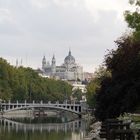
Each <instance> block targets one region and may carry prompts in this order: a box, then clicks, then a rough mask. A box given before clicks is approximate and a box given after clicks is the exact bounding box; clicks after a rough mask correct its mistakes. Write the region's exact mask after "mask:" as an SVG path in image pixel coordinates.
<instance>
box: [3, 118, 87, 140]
mask: <svg viewBox="0 0 140 140" xmlns="http://www.w3.org/2000/svg"><path fill="white" fill-rule="evenodd" d="M85 127H86V126H85V122H83V121H82V120H75V121H72V122H68V123H46V124H43V123H41V124H25V123H21V122H15V121H12V120H7V119H3V120H0V132H1V133H0V140H19V137H20V140H39V139H41V140H46V139H47V140H63V139H68V140H72V137H76V140H80V139H81V138H82V137H83V133H84V131H85V129H86V128H85ZM9 138H10V139H9Z"/></svg>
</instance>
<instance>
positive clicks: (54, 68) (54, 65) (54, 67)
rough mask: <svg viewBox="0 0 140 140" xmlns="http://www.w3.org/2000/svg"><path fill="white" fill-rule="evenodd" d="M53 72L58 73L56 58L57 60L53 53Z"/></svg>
mask: <svg viewBox="0 0 140 140" xmlns="http://www.w3.org/2000/svg"><path fill="white" fill-rule="evenodd" d="M51 68H52V74H55V73H56V60H55V56H54V55H53V58H52V66H51Z"/></svg>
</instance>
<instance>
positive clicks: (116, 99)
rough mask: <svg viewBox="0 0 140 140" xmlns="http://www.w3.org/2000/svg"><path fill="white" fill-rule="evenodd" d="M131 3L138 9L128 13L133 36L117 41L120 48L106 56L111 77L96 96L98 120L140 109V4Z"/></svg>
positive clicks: (126, 36)
mask: <svg viewBox="0 0 140 140" xmlns="http://www.w3.org/2000/svg"><path fill="white" fill-rule="evenodd" d="M130 2H131V4H132V5H135V6H136V11H134V12H130V11H127V12H126V13H125V19H126V21H127V23H128V26H129V27H130V28H131V29H132V30H131V34H129V35H124V36H123V37H121V38H120V39H119V40H117V41H116V45H117V49H116V50H111V51H110V52H109V54H108V55H106V57H105V65H106V67H107V70H108V71H110V72H111V76H110V77H106V78H104V79H103V80H102V81H101V88H100V90H98V91H97V94H96V95H97V98H96V111H95V115H96V118H98V119H99V120H104V119H107V118H115V117H118V116H119V115H120V114H123V113H124V112H135V111H138V110H139V108H140V102H139V100H140V13H139V10H138V9H139V6H140V1H139V0H131V1H130Z"/></svg>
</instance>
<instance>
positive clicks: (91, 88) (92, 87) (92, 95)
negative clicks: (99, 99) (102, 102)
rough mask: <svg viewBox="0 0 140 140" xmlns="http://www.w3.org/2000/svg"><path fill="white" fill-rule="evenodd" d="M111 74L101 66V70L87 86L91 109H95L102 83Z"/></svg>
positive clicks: (95, 73) (96, 72)
mask: <svg viewBox="0 0 140 140" xmlns="http://www.w3.org/2000/svg"><path fill="white" fill-rule="evenodd" d="M110 76H111V75H110V72H109V71H107V70H106V68H105V67H103V66H99V68H98V69H97V70H96V71H95V72H94V78H93V79H92V80H91V81H90V83H88V85H87V94H86V97H87V103H88V105H89V107H90V108H95V105H96V93H97V92H98V90H99V89H100V86H101V81H102V80H103V79H104V78H106V77H110Z"/></svg>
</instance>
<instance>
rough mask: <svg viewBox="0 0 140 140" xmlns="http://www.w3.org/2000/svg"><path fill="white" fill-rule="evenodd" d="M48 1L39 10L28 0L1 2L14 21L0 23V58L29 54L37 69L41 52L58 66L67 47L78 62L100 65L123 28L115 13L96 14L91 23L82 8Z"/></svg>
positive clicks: (90, 17)
mask: <svg viewBox="0 0 140 140" xmlns="http://www.w3.org/2000/svg"><path fill="white" fill-rule="evenodd" d="M48 2H49V4H48V5H47V7H46V8H42V9H41V8H37V7H35V6H34V5H32V3H31V1H30V0H24V1H23V0H12V2H11V0H7V2H4V3H3V4H2V2H1V1H0V8H1V7H2V8H8V10H9V11H10V12H11V15H13V17H14V20H15V22H14V23H10V22H8V21H6V22H4V23H2V24H0V49H1V55H2V54H4V55H10V56H12V57H14V56H15V57H24V58H25V56H26V54H28V56H29V58H30V61H32V64H34V65H36V66H39V65H40V63H41V57H42V55H43V54H44V53H45V54H46V57H47V60H50V59H51V58H50V57H51V56H52V54H53V53H55V54H56V57H57V63H58V64H61V63H63V59H64V57H65V56H66V55H67V53H68V49H69V47H70V48H71V50H72V54H73V55H74V56H75V57H76V60H77V62H79V63H81V64H83V65H86V64H89V65H99V64H100V63H101V62H102V60H103V57H104V54H105V51H106V50H107V49H111V48H113V47H114V40H116V38H117V37H119V36H120V35H121V33H122V32H123V30H124V28H126V25H125V24H124V23H123V22H122V21H120V20H118V19H117V12H116V11H98V15H99V19H98V21H96V22H94V17H93V16H92V15H91V13H90V12H89V11H88V10H87V9H86V8H85V7H84V6H83V5H80V6H79V7H75V6H73V5H67V6H66V7H63V6H59V5H57V4H56V3H54V2H53V0H52V1H50V0H49V1H48ZM39 58H40V60H38V61H37V59H39ZM33 59H34V60H35V62H33V61H34V60H33ZM24 61H25V60H24ZM39 62H40V63H39ZM35 63H36V64H35Z"/></svg>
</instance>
